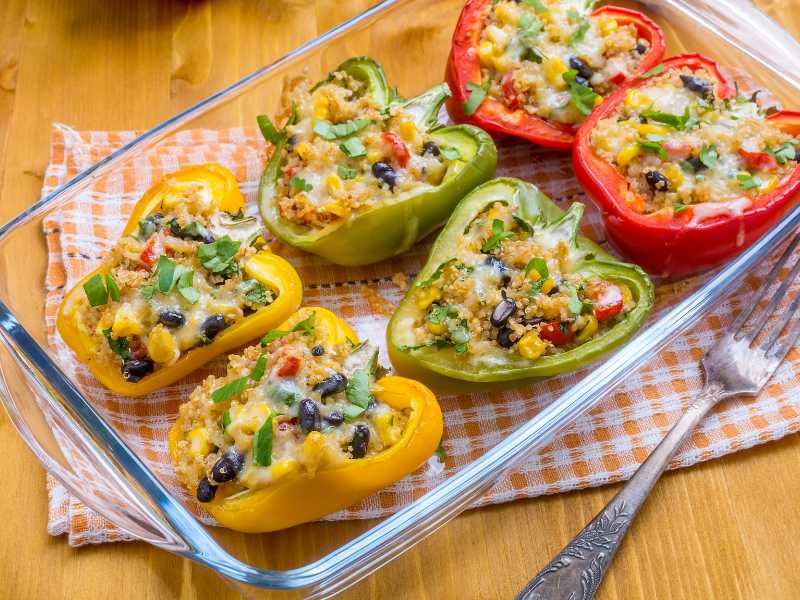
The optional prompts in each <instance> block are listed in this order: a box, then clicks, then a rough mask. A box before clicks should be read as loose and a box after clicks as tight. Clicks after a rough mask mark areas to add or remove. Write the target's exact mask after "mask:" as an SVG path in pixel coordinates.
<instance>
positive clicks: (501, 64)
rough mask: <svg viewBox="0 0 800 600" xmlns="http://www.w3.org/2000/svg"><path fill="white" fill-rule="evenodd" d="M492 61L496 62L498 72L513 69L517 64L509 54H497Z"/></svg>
mask: <svg viewBox="0 0 800 600" xmlns="http://www.w3.org/2000/svg"><path fill="white" fill-rule="evenodd" d="M492 62H494V69H495V71H497V72H498V73H505V72H506V71H509V70H511V69H512V68H513V67H514V65H515V63H514V61H513V60H511V58H510V57H509V56H508V54H500V55H499V56H495V57H494V60H493V61H492Z"/></svg>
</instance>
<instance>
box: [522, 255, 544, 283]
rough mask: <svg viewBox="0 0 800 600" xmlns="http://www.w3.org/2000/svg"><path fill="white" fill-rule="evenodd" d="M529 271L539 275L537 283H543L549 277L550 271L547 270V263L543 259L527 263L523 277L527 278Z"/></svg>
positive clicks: (533, 259) (534, 259) (531, 260)
mask: <svg viewBox="0 0 800 600" xmlns="http://www.w3.org/2000/svg"><path fill="white" fill-rule="evenodd" d="M531 271H536V272H537V273H539V280H538V281H543V280H545V279H547V278H548V277H549V276H550V269H548V268H547V261H546V260H545V259H543V258H532V259H530V260H529V261H528V264H527V265H525V277H527V276H528V274H529V273H530V272H531Z"/></svg>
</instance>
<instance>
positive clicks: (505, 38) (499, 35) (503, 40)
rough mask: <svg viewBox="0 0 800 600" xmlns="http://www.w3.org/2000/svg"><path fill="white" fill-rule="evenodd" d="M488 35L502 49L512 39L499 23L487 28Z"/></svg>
mask: <svg viewBox="0 0 800 600" xmlns="http://www.w3.org/2000/svg"><path fill="white" fill-rule="evenodd" d="M486 37H487V38H489V39H490V40H491V41H492V42H494V43H495V45H497V46H498V47H500V48H501V49H503V48H505V47H506V46H508V43H509V42H510V41H511V36H510V35H508V34H507V33H506V32H505V31H503V30H502V29H500V28H499V27H498V26H497V25H489V26H488V27H487V28H486Z"/></svg>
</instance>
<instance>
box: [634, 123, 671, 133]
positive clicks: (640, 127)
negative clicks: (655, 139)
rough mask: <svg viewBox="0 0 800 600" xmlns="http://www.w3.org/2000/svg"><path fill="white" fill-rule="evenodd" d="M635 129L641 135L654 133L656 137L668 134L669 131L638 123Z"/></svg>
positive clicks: (661, 127)
mask: <svg viewBox="0 0 800 600" xmlns="http://www.w3.org/2000/svg"><path fill="white" fill-rule="evenodd" d="M636 129H637V130H638V131H639V133H641V134H642V135H647V134H648V133H655V134H656V135H666V134H667V133H669V130H668V129H667V128H666V127H664V126H663V125H653V124H652V123H639V124H638V125H637V126H636Z"/></svg>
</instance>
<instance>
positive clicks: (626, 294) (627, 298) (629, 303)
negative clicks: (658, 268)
mask: <svg viewBox="0 0 800 600" xmlns="http://www.w3.org/2000/svg"><path fill="white" fill-rule="evenodd" d="M617 287H619V290H620V292H622V308H623V309H625V310H628V309H629V308H631V307H633V305H634V304H635V302H634V300H633V294H632V293H631V288H629V287H628V286H627V285H625V284H624V283H618V284H617Z"/></svg>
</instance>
